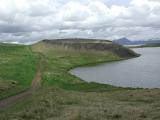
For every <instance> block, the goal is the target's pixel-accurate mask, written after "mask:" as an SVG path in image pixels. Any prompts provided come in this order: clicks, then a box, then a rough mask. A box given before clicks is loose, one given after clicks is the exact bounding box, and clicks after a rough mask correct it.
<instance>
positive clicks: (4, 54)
mask: <svg viewBox="0 0 160 120" xmlns="http://www.w3.org/2000/svg"><path fill="white" fill-rule="evenodd" d="M38 61H39V56H38V55H37V54H36V53H34V52H32V50H31V47H29V46H23V45H8V44H0V99H2V98H5V97H8V96H11V95H14V94H17V93H19V92H22V91H24V90H26V89H28V88H29V87H30V83H31V81H32V79H33V77H34V74H35V72H36V70H37V66H38Z"/></svg>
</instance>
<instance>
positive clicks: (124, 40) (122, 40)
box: [113, 38, 132, 45]
mask: <svg viewBox="0 0 160 120" xmlns="http://www.w3.org/2000/svg"><path fill="white" fill-rule="evenodd" d="M113 42H114V43H117V44H120V45H130V44H132V41H130V40H128V39H127V38H120V39H117V40H114V41H113Z"/></svg>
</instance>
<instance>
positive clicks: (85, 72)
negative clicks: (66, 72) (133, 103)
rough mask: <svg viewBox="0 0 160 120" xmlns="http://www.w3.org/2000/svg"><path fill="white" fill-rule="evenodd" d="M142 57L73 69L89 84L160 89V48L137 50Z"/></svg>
mask: <svg viewBox="0 0 160 120" xmlns="http://www.w3.org/2000/svg"><path fill="white" fill-rule="evenodd" d="M133 50H134V51H135V52H137V53H140V54H141V56H140V57H137V58H133V59H129V60H123V61H118V62H112V63H104V64H100V65H95V66H89V67H88V66H87V67H79V68H75V69H72V70H71V71H70V73H71V74H73V75H76V76H78V77H80V78H81V79H83V80H85V81H88V82H98V83H105V84H110V85H114V86H121V87H133V88H137V87H138V88H160V48H136V49H133Z"/></svg>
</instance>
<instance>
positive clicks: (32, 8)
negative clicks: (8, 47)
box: [0, 0, 160, 43]
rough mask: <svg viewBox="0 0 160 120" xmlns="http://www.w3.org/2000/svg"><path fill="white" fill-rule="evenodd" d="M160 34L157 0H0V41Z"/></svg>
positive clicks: (135, 37)
mask: <svg viewBox="0 0 160 120" xmlns="http://www.w3.org/2000/svg"><path fill="white" fill-rule="evenodd" d="M121 37H127V38H128V39H131V40H147V39H157V38H160V0H0V41H1V42H14V43H32V42H35V41H38V40H42V39H57V38H99V39H109V40H114V39H118V38H121Z"/></svg>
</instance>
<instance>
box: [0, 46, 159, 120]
mask: <svg viewBox="0 0 160 120" xmlns="http://www.w3.org/2000/svg"><path fill="white" fill-rule="evenodd" d="M33 50H34V51H36V52H41V53H42V54H43V55H44V57H45V59H46V63H45V70H44V72H43V75H42V84H43V87H42V88H41V89H40V90H39V92H37V93H36V94H34V95H33V97H32V98H28V99H27V100H26V101H23V102H21V103H19V104H17V105H15V106H12V107H10V108H9V109H6V110H4V111H1V112H0V118H1V119H3V120H8V119H11V120H12V119H18V120H35V119H36V120H45V119H48V120H99V119H100V120H106V119H107V120H115V119H118V120H142V119H144V120H151V119H154V120H159V118H160V114H159V113H160V96H159V94H160V90H159V89H152V90H147V89H129V88H125V89H124V88H116V87H113V86H109V85H102V84H97V83H86V82H84V81H81V80H80V79H79V78H77V77H74V76H72V75H70V74H69V73H68V70H69V69H70V68H72V67H76V66H79V65H83V64H91V63H92V64H93V63H99V62H104V61H111V60H119V59H121V58H119V57H118V56H117V55H115V54H113V53H110V52H108V53H104V52H95V51H73V50H71V49H70V50H66V49H64V48H62V47H58V46H53V45H46V44H43V43H40V44H37V45H36V46H33ZM26 104H27V105H26ZM24 106H25V107H24Z"/></svg>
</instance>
